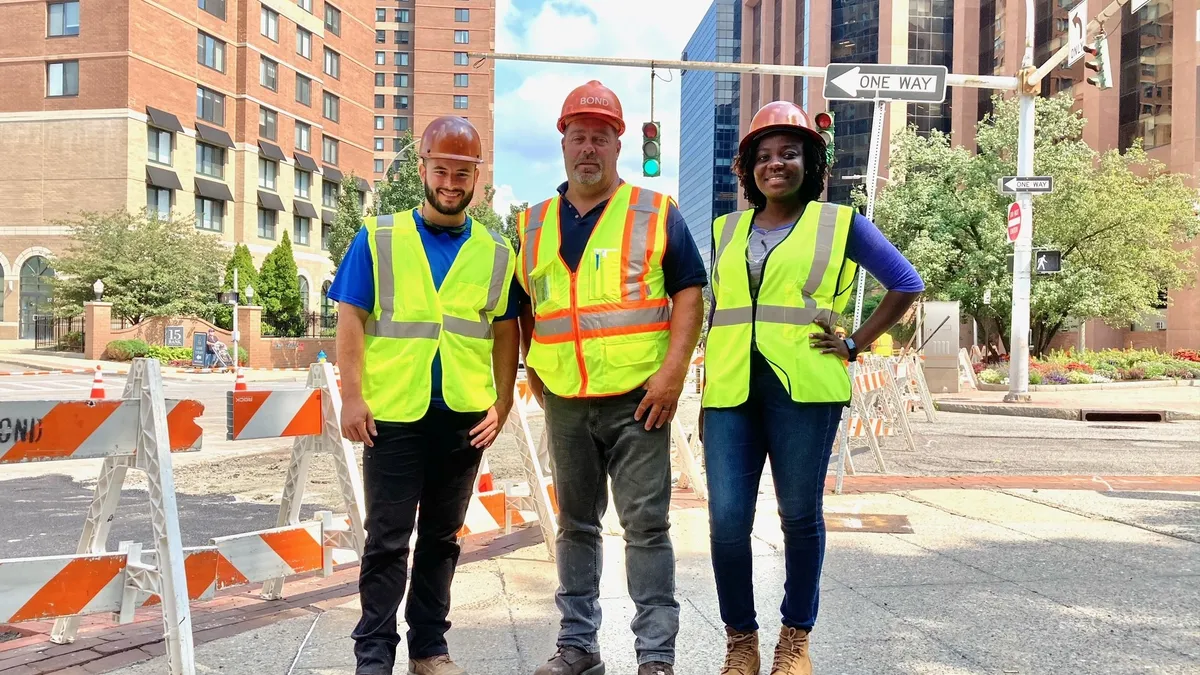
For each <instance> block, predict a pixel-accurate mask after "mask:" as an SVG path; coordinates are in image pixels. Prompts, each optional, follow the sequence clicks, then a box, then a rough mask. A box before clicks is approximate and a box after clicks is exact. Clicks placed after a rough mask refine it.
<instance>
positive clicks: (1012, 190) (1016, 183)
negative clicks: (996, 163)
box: [998, 176, 1054, 195]
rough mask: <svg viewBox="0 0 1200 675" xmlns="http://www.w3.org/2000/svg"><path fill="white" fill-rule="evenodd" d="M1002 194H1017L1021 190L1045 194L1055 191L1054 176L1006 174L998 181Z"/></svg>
mask: <svg viewBox="0 0 1200 675" xmlns="http://www.w3.org/2000/svg"><path fill="white" fill-rule="evenodd" d="M998 188H999V190H1000V192H1001V193H1002V194H1006V195H1015V194H1017V193H1021V192H1028V193H1029V194H1035V195H1045V194H1050V193H1051V192H1054V176H1005V177H1003V178H1001V179H1000V180H999V181H998Z"/></svg>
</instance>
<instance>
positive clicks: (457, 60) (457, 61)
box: [454, 52, 467, 66]
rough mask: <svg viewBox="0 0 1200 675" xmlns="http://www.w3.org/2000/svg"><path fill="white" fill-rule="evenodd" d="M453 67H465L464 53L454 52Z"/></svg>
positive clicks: (465, 56) (465, 55) (465, 54)
mask: <svg viewBox="0 0 1200 675" xmlns="http://www.w3.org/2000/svg"><path fill="white" fill-rule="evenodd" d="M454 65H456V66H465V65H467V53H466V52H454Z"/></svg>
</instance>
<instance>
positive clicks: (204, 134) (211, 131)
mask: <svg viewBox="0 0 1200 675" xmlns="http://www.w3.org/2000/svg"><path fill="white" fill-rule="evenodd" d="M196 135H198V136H200V140H202V141H204V142H205V143H212V144H213V145H220V146H223V147H226V148H232V147H233V139H232V138H230V136H229V134H227V133H225V132H224V131H221V130H220V129H218V128H216V127H210V126H208V125H207V124H200V123H199V122H196Z"/></svg>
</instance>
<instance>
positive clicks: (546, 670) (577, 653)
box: [533, 647, 672, 675]
mask: <svg viewBox="0 0 1200 675" xmlns="http://www.w3.org/2000/svg"><path fill="white" fill-rule="evenodd" d="M639 672H640V671H639ZM533 675H604V662H603V661H601V660H600V654H599V653H595V654H590V653H588V652H585V651H583V650H582V649H580V648H578V647H559V648H558V651H556V652H554V656H553V657H551V659H550V660H549V661H547V662H546V663H543V664H542V665H541V666H540V667H539V668H538V669H537V670H535V671H533ZM667 675H672V674H671V673H669V672H668V673H667Z"/></svg>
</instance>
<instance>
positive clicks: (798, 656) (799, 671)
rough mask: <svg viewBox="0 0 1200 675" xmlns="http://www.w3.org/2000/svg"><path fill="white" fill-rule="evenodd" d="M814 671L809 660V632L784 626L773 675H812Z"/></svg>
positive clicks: (773, 666)
mask: <svg viewBox="0 0 1200 675" xmlns="http://www.w3.org/2000/svg"><path fill="white" fill-rule="evenodd" d="M812 671H813V669H812V661H811V660H810V659H809V658H808V631H806V630H802V629H800V628H788V627H787V626H784V627H783V630H781V631H779V644H778V645H776V647H775V664H774V665H772V666H771V675H812Z"/></svg>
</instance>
